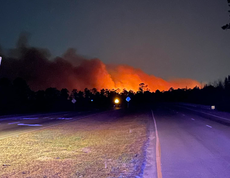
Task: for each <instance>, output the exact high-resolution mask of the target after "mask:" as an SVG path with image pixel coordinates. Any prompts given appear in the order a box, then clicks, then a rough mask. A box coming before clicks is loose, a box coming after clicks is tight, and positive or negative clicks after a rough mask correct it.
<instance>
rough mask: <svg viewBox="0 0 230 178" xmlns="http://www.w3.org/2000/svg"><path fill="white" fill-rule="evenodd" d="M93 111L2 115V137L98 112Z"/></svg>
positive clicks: (0, 132) (0, 128)
mask: <svg viewBox="0 0 230 178" xmlns="http://www.w3.org/2000/svg"><path fill="white" fill-rule="evenodd" d="M98 112H99V111H91V112H61V113H47V114H33V115H14V116H13V115H12V116H5V117H3V116H2V117H0V139H4V138H6V137H10V136H15V135H18V134H22V133H26V132H31V131H34V130H38V129H44V128H47V127H50V126H54V125H58V124H61V123H63V122H71V121H74V120H78V119H82V118H84V117H87V116H90V115H93V114H96V113H98Z"/></svg>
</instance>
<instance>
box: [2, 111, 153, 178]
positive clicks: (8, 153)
mask: <svg viewBox="0 0 230 178" xmlns="http://www.w3.org/2000/svg"><path fill="white" fill-rule="evenodd" d="M114 112H115V111H114ZM116 112H118V111H116ZM108 117H110V119H108V120H101V119H100V115H95V116H94V117H88V118H85V119H82V120H78V121H72V122H66V123H63V124H61V125H58V126H54V127H49V128H47V129H43V130H39V131H34V132H30V133H25V134H21V135H18V136H14V137H10V138H6V139H3V140H0V165H1V167H0V177H10V178H11V177H43V178H45V177H135V175H138V174H140V171H141V166H142V163H143V159H144V154H143V153H144V150H143V146H144V144H145V142H146V141H147V125H148V124H149V122H150V121H149V117H148V115H147V114H138V113H136V114H129V113H128V114H127V113H125V114H124V113H123V114H122V115H121V116H120V117H119V119H116V118H113V116H112V115H110V116H109V115H108Z"/></svg>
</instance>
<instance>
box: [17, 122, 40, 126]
mask: <svg viewBox="0 0 230 178" xmlns="http://www.w3.org/2000/svg"><path fill="white" fill-rule="evenodd" d="M18 125H25V126H30V127H36V126H42V125H41V124H23V123H20V124H18Z"/></svg>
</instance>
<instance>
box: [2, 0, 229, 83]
mask: <svg viewBox="0 0 230 178" xmlns="http://www.w3.org/2000/svg"><path fill="white" fill-rule="evenodd" d="M0 4H1V5H0V22H1V26H0V45H1V46H2V48H3V50H4V51H5V52H6V51H7V49H12V48H15V44H16V41H17V39H18V37H19V34H20V33H21V32H25V31H26V32H29V33H30V38H29V43H30V45H31V46H35V47H37V48H46V49H49V50H50V53H51V54H52V57H47V56H46V57H47V58H49V60H54V58H55V57H56V56H61V57H62V58H64V57H63V53H65V52H66V50H67V49H68V48H70V47H72V48H75V49H77V54H80V55H83V56H86V57H87V58H98V59H97V60H98V61H100V62H101V64H103V65H104V64H105V65H106V66H107V70H109V69H108V68H109V67H108V66H111V65H112V66H117V65H120V64H122V65H121V66H126V67H128V68H132V67H134V68H133V69H135V70H136V69H137V68H139V69H141V70H142V71H143V73H146V74H149V75H151V76H152V77H154V76H156V77H160V78H163V79H166V80H171V79H177V78H191V79H194V80H197V81H199V82H212V81H214V80H217V79H219V78H224V77H225V76H227V75H229V74H230V72H229V66H230V60H229V57H230V50H229V48H230V30H229V31H223V30H222V29H221V26H223V25H225V24H226V23H228V21H229V19H228V12H227V11H228V4H227V0H209V1H204V0H193V1H192V0H183V1H182V0H174V1H170V0H167V1H166V0H160V1H159V0H125V1H124V0H39V1H38V0H35V1H31V0H23V1H16V0H7V1H5V0H0ZM99 59H100V60H99ZM3 60H4V59H3ZM98 65H99V64H98ZM113 70H115V68H114V67H113V68H112V70H111V68H110V73H111V72H113ZM116 70H117V71H122V68H119V67H116ZM135 70H134V71H135ZM135 72H137V73H138V71H135ZM135 72H134V73H135ZM120 74H121V73H120ZM153 75H154V76H153ZM127 77H128V76H127ZM186 82H187V81H186Z"/></svg>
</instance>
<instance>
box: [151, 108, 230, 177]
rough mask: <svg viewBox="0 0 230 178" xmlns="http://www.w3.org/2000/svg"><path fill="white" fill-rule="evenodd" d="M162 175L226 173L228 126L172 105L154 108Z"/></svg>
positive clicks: (229, 165)
mask: <svg viewBox="0 0 230 178" xmlns="http://www.w3.org/2000/svg"><path fill="white" fill-rule="evenodd" d="M154 115H155V119H156V122H157V127H158V133H159V139H160V144H161V163H162V174H163V178H187V177H188V178H219V177H220V178H225V177H229V176H230V127H229V126H228V125H224V124H221V123H218V122H215V121H212V120H209V119H207V118H205V117H202V116H200V115H199V114H197V113H196V112H193V111H191V110H187V109H184V108H179V107H175V106H173V105H161V106H158V107H156V108H155V109H154Z"/></svg>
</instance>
